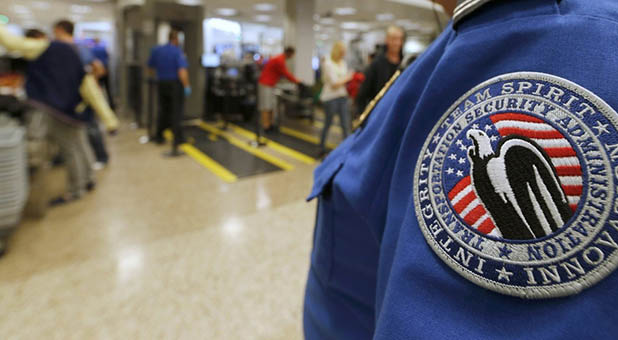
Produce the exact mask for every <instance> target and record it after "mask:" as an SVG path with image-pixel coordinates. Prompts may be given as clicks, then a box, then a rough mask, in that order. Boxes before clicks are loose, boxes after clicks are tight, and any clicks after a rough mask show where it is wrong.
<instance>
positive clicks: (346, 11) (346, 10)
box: [334, 7, 356, 15]
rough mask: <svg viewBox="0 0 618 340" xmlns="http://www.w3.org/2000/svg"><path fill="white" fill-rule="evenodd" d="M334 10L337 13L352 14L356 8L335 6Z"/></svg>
mask: <svg viewBox="0 0 618 340" xmlns="http://www.w3.org/2000/svg"><path fill="white" fill-rule="evenodd" d="M334 12H335V14H337V15H354V14H356V8H354V7H339V8H335V10H334Z"/></svg>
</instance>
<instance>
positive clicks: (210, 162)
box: [163, 130, 238, 183]
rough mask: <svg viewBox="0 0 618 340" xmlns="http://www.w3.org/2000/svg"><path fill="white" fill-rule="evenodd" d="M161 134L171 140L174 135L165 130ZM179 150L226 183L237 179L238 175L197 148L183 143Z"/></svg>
mask: <svg viewBox="0 0 618 340" xmlns="http://www.w3.org/2000/svg"><path fill="white" fill-rule="evenodd" d="M163 136H164V137H165V139H166V140H168V141H171V140H172V139H174V135H173V134H172V132H171V131H169V130H165V131H164V132H163ZM180 150H182V151H183V152H184V153H186V154H187V155H189V157H191V158H193V159H194V160H195V161H196V162H198V163H200V164H201V165H202V166H203V167H205V168H206V169H208V170H209V171H210V172H212V173H213V174H214V175H215V176H217V177H219V178H221V179H222V180H224V181H225V182H227V183H234V182H236V181H237V180H238V176H236V175H234V174H233V173H232V172H231V171H229V170H228V169H226V168H225V167H224V166H223V165H221V164H219V163H217V161H215V160H214V159H212V158H210V157H208V156H206V155H205V154H204V153H203V152H201V151H200V150H199V149H197V148H196V147H194V146H193V145H191V144H188V143H184V144H181V145H180Z"/></svg>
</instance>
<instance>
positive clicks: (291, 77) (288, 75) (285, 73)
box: [279, 59, 300, 83]
mask: <svg viewBox="0 0 618 340" xmlns="http://www.w3.org/2000/svg"><path fill="white" fill-rule="evenodd" d="M279 68H280V71H281V74H283V76H285V77H286V78H287V79H288V80H289V81H291V82H293V83H300V82H299V81H298V79H296V77H294V75H293V74H292V73H290V71H289V70H288V67H287V65H285V59H283V60H282V61H281V62H280V63H279Z"/></svg>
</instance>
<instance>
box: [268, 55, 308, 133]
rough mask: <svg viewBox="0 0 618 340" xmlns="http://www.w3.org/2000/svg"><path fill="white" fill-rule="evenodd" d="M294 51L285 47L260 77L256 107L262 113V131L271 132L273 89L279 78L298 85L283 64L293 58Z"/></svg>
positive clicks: (273, 102) (273, 107)
mask: <svg viewBox="0 0 618 340" xmlns="http://www.w3.org/2000/svg"><path fill="white" fill-rule="evenodd" d="M295 52H296V50H295V49H294V47H286V48H285V51H284V52H283V54H280V55H278V56H275V57H273V58H271V59H270V60H269V61H268V62H267V63H266V65H264V69H263V70H262V74H261V75H260V79H259V81H258V83H259V84H258V106H259V109H260V112H262V126H263V127H264V130H266V131H270V130H272V125H273V111H274V109H275V93H274V88H275V86H276V85H277V83H278V82H279V79H281V77H286V78H287V79H288V80H290V81H291V82H293V83H296V84H298V83H299V81H298V79H296V77H294V75H292V73H290V71H288V68H287V66H286V64H285V62H286V60H287V59H290V58H292V57H294V53H295Z"/></svg>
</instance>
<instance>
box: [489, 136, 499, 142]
mask: <svg viewBox="0 0 618 340" xmlns="http://www.w3.org/2000/svg"><path fill="white" fill-rule="evenodd" d="M489 140H491V141H492V142H495V141H497V140H498V136H496V135H493V136H491V137H489Z"/></svg>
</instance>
